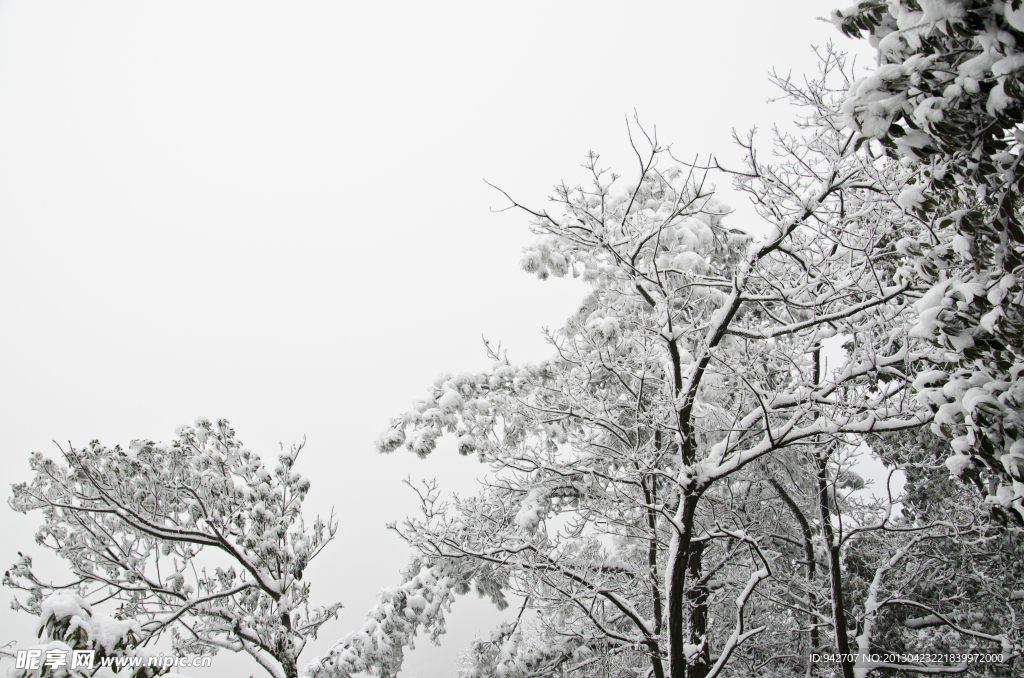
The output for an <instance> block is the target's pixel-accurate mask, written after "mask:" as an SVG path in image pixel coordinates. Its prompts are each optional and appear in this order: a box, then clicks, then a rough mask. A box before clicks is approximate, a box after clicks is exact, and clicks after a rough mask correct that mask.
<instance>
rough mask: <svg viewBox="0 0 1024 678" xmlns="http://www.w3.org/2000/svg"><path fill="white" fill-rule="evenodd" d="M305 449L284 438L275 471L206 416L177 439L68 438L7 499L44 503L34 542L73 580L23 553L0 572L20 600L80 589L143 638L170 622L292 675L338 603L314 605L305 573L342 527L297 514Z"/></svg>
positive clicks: (176, 635) (184, 634)
mask: <svg viewBox="0 0 1024 678" xmlns="http://www.w3.org/2000/svg"><path fill="white" fill-rule="evenodd" d="M301 449H302V445H299V446H293V447H292V448H291V449H290V450H288V451H284V450H283V449H282V452H281V454H280V456H279V457H278V464H277V466H276V468H275V469H274V471H273V472H270V471H268V470H267V469H266V468H265V467H264V466H263V463H262V462H261V461H260V458H259V457H258V456H257V455H255V454H253V453H252V452H250V451H249V450H247V449H245V448H243V447H242V443H241V442H240V441H238V440H237V439H236V438H235V432H234V430H233V429H232V428H231V427H230V426H229V424H228V422H227V421H225V420H219V421H218V422H217V423H216V424H214V423H212V422H210V421H209V420H207V419H199V420H197V421H196V424H195V426H194V427H189V426H183V427H181V428H180V429H179V430H178V437H177V438H176V439H175V440H174V441H173V442H171V443H170V444H164V443H155V442H153V441H150V440H138V441H135V442H133V443H132V444H131V445H130V446H129V447H128V449H121V448H120V447H112V448H110V447H105V446H103V445H101V444H100V443H99V442H98V441H93V442H92V443H90V444H89V445H88V446H87V447H84V448H81V449H75V448H72V447H69V448H68V449H66V450H62V454H63V463H62V462H61V461H53V460H51V459H47V458H45V457H43V455H42V454H40V453H34V454H33V455H32V456H31V458H30V463H31V466H32V470H33V472H34V473H35V476H34V478H33V479H32V481H31V482H29V483H19V484H17V485H14V486H13V497H12V498H11V499H10V505H11V507H12V508H13V509H15V510H16V511H20V512H22V513H27V512H29V511H36V510H39V511H41V512H42V515H43V524H42V526H41V527H40V528H39V531H38V533H37V534H36V542H37V543H38V544H39V545H41V546H43V547H45V548H48V549H50V550H52V551H53V552H54V553H56V554H57V555H58V556H60V557H61V558H62V559H63V560H64V561H66V562H67V563H68V565H69V566H70V568H71V573H72V575H73V578H72V580H71V581H69V582H67V583H63V584H48V583H45V582H43V581H42V580H40V579H39V578H38V577H36V575H35V574H33V572H32V562H31V559H29V558H27V557H26V558H23V559H22V560H21V561H20V562H19V563H17V564H16V565H15V566H14V567H13V568H11V570H9V571H8V572H7V573H6V574H5V576H4V584H5V585H7V586H11V587H14V588H17V589H21V590H23V591H26V592H28V596H27V597H25V598H23V599H20V600H19V599H15V603H14V606H15V608H16V609H23V610H25V611H27V612H30V613H32V614H40V612H41V610H42V607H43V605H44V601H45V600H47V599H48V598H49V596H50V595H51V594H52V593H54V592H61V591H65V592H72V593H74V594H76V595H78V596H80V597H81V598H82V599H83V600H84V601H91V603H92V605H93V606H96V605H100V604H107V605H113V604H117V608H116V610H115V612H114V615H113V616H114V618H116V619H119V620H124V621H125V622H129V621H131V622H133V623H134V624H135V625H134V626H133V627H132V628H133V633H134V634H135V636H136V637H137V640H138V641H139V642H140V643H141V644H143V645H145V644H148V643H151V642H153V641H155V640H156V639H158V638H160V637H161V636H162V635H163V634H165V633H168V632H169V633H170V634H171V635H172V637H173V641H174V649H175V651H176V652H178V653H182V654H184V653H189V654H202V653H215V652H216V651H217V650H220V649H227V650H231V651H234V652H245V653H247V654H249V655H251V656H252V657H253V658H254V659H255V660H256V661H257V662H259V663H260V665H261V666H263V667H264V668H265V669H266V670H267V672H268V673H270V674H271V675H272V676H279V677H281V678H294V677H295V676H297V675H298V664H297V662H298V658H299V655H300V653H301V652H302V650H303V648H304V647H305V645H306V642H307V641H308V640H309V639H310V638H315V637H316V633H317V630H318V629H319V628H320V627H321V625H323V624H324V622H326V621H327V620H328V619H331V618H332V617H334V616H335V615H336V613H337V610H338V608H339V607H340V604H337V603H335V604H333V605H329V606H327V607H321V608H310V607H309V594H310V584H309V582H308V581H304V580H303V572H304V570H305V569H306V566H307V565H308V564H309V562H310V561H311V560H312V559H313V558H315V557H316V556H317V555H319V554H320V553H321V551H323V549H324V547H325V546H326V545H327V544H328V543H329V542H330V541H331V539H332V538H333V537H334V534H335V530H336V527H337V526H336V523H335V522H334V521H333V519H332V520H329V521H328V522H326V523H325V522H323V521H321V520H320V519H319V518H317V519H316V520H315V521H314V523H313V525H312V527H311V528H307V526H306V524H305V522H304V520H303V518H302V512H301V511H302V502H303V500H304V499H305V496H306V493H307V492H308V490H309V485H310V483H309V479H308V478H306V477H304V476H302V475H301V474H299V473H297V472H296V471H295V470H294V465H295V460H296V458H297V457H298V455H299V452H300V451H301ZM84 604H86V605H87V604H88V603H84Z"/></svg>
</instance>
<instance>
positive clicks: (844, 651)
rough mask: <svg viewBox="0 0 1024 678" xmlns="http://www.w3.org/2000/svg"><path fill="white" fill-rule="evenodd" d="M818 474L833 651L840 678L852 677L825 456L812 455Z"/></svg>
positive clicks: (826, 456)
mask: <svg viewBox="0 0 1024 678" xmlns="http://www.w3.org/2000/svg"><path fill="white" fill-rule="evenodd" d="M814 460H815V463H816V464H817V471H818V507H819V508H820V510H821V531H822V534H823V535H824V537H825V544H826V546H827V547H828V571H829V577H830V579H831V584H832V587H831V589H832V625H833V627H834V628H835V632H836V650H837V651H838V652H839V653H840V654H841V655H843V657H842V659H843V662H842V667H843V678H854V676H853V662H852V661H850V639H849V636H848V635H847V630H846V605H845V603H844V602H843V574H842V571H841V570H840V569H839V566H840V563H839V544H838V543H836V539H835V532H834V531H833V530H832V509H831V507H830V506H829V499H828V453H827V452H817V451H816V452H815V453H814Z"/></svg>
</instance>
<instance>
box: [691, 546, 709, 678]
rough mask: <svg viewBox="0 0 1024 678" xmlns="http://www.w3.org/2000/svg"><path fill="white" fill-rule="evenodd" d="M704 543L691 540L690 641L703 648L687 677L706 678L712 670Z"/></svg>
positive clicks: (694, 658) (695, 658)
mask: <svg viewBox="0 0 1024 678" xmlns="http://www.w3.org/2000/svg"><path fill="white" fill-rule="evenodd" d="M704 544H705V542H702V541H690V555H689V567H688V570H689V572H688V573H687V574H688V575H689V577H690V580H691V581H692V582H693V584H692V585H691V587H690V590H689V591H687V592H686V600H687V602H688V603H689V605H690V643H691V644H693V645H700V646H701V649H700V651H699V652H697V654H696V655H695V656H694V657H693V660H692V662H691V663H690V666H689V670H688V671H687V674H686V675H687V678H704V677H705V676H707V675H708V672H709V671H710V670H711V648H710V647H709V644H708V643H707V642H706V641H707V639H706V636H707V633H708V593H709V592H708V587H707V585H706V584H704V583H702V582H701V572H702V569H703V564H704Z"/></svg>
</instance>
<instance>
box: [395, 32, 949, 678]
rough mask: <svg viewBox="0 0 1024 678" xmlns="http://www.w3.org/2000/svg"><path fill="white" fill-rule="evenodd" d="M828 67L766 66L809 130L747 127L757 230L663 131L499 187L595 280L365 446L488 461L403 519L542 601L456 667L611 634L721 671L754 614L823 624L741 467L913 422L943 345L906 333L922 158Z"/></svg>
mask: <svg viewBox="0 0 1024 678" xmlns="http://www.w3.org/2000/svg"><path fill="white" fill-rule="evenodd" d="M823 65H824V76H823V78H822V79H821V80H819V81H816V82H814V83H812V84H810V85H809V86H808V87H806V88H800V87H797V86H796V85H794V84H792V83H791V82H790V81H788V80H783V79H777V82H778V84H779V85H780V86H781V87H782V88H783V90H784V92H785V93H786V94H787V95H788V96H789V97H790V98H792V99H794V100H795V101H796V102H797V103H799V104H802V105H804V106H806V107H807V109H806V110H807V117H806V118H804V119H803V122H802V126H803V129H804V131H803V133H802V134H801V135H799V136H789V135H781V134H779V135H777V138H776V152H777V153H778V155H779V156H780V159H779V161H778V162H777V163H775V164H773V165H769V164H765V163H763V162H762V161H761V160H760V159H759V158H758V157H757V154H756V152H755V150H754V146H753V144H752V143H751V142H749V141H747V142H744V146H745V147H746V149H747V151H748V165H747V167H746V169H745V170H743V171H741V172H733V173H732V175H733V176H734V177H735V179H736V183H737V186H738V187H739V188H740V189H741V190H744V191H746V192H747V193H748V194H749V195H750V196H751V197H752V199H753V202H754V204H755V206H756V208H757V211H758V213H759V215H760V217H761V218H762V219H763V220H764V221H765V222H766V224H765V226H766V230H767V232H768V233H767V235H766V236H765V237H763V238H761V239H760V241H759V242H757V243H756V244H752V242H751V237H750V236H749V235H748V233H749V232H753V231H755V230H756V229H755V228H753V227H748V228H742V229H739V228H736V227H734V226H732V225H731V223H730V222H731V219H734V217H730V216H729V215H730V213H731V209H730V208H729V207H728V206H727V205H724V204H723V203H722V202H721V201H719V200H718V199H716V198H715V196H714V192H713V189H712V187H711V186H710V185H709V183H708V182H707V178H708V175H707V174H706V173H705V172H703V171H701V170H700V169H698V168H695V167H693V166H686V165H683V164H681V163H678V162H676V161H674V160H673V159H672V158H671V154H670V152H669V151H668V149H666V148H663V147H661V146H660V145H659V144H658V142H657V139H656V138H648V139H647V140H648V142H649V152H645V153H641V152H639V151H638V152H637V157H638V160H639V169H638V171H637V173H636V174H635V175H634V176H633V177H632V178H630V179H625V178H623V177H620V176H618V175H616V174H610V173H608V172H606V171H604V170H603V169H601V167H600V165H599V159H598V157H597V156H596V155H595V154H591V155H590V156H589V158H588V161H587V163H586V169H587V170H588V172H589V174H590V183H589V185H588V186H585V187H584V186H578V187H571V186H569V185H565V184H562V185H560V186H558V187H556V189H555V196H554V203H555V208H554V209H550V210H532V209H528V208H526V207H522V206H521V205H520V204H519V203H517V202H515V201H514V200H513V201H512V204H513V205H514V206H515V207H519V208H521V209H524V210H525V211H527V212H528V213H529V214H530V215H531V216H532V218H533V226H534V230H535V232H536V233H537V235H538V239H537V241H536V243H535V244H534V245H532V246H530V247H528V248H527V250H526V251H525V253H524V256H523V261H522V265H523V268H524V269H525V270H526V271H527V272H530V273H534V274H536V275H537V276H538V277H540V278H541V279H544V278H548V277H550V276H555V277H560V276H564V275H570V274H571V275H575V276H581V277H582V279H583V280H584V281H585V282H586V283H587V284H588V285H590V287H591V293H590V294H589V295H588V296H587V297H586V298H585V299H584V301H583V304H582V305H581V307H580V309H579V310H578V311H577V313H576V314H575V315H573V316H572V317H571V318H570V319H569V321H568V323H567V324H566V325H565V327H564V328H562V329H561V330H559V331H557V332H552V333H549V335H548V339H549V341H550V343H551V345H552V347H553V348H554V350H555V354H554V356H553V357H552V358H551V359H549V360H546V361H544V362H541V363H539V364H536V365H519V364H515V363H514V362H513V361H512V360H510V359H509V357H508V355H507V354H506V353H504V352H500V351H497V350H495V351H492V357H493V358H494V359H495V364H494V367H493V368H492V369H491V370H489V371H487V372H484V373H479V374H467V373H464V374H457V375H452V374H446V375H442V376H441V377H439V378H438V379H437V380H436V381H435V382H434V384H433V386H432V387H431V388H430V389H429V395H428V396H427V397H426V398H425V399H423V400H421V401H419V402H417V404H416V407H415V408H414V409H413V410H410V411H409V412H407V413H405V414H404V415H402V416H400V417H398V418H397V419H395V420H393V422H392V424H391V426H390V428H389V429H388V431H386V432H385V433H384V434H383V435H382V437H381V438H380V440H379V443H378V447H379V449H380V450H381V451H383V452H390V451H393V450H395V449H398V448H399V447H402V446H403V445H404V446H405V447H407V448H408V449H409V450H411V451H412V452H415V453H416V454H419V455H421V456H422V455H427V454H430V453H431V452H432V451H433V450H434V448H435V444H436V441H437V439H438V438H439V437H440V436H442V435H446V434H447V435H451V436H453V437H455V439H456V443H457V446H458V449H459V451H460V452H461V453H462V454H466V455H469V454H475V455H477V456H478V457H479V458H480V459H481V460H482V461H484V462H486V463H488V464H490V465H491V468H492V469H493V472H494V475H493V478H492V480H491V481H490V483H489V485H488V486H487V487H485V488H484V489H483V490H482V491H481V493H480V494H479V495H478V496H476V497H472V498H467V499H462V500H458V501H454V502H452V503H451V504H450V505H449V506H447V507H445V508H444V509H440V508H438V503H437V502H438V499H437V497H435V496H433V495H431V494H430V493H429V492H427V493H426V496H425V497H424V512H423V516H422V517H421V518H419V519H410V520H409V521H408V522H407V523H406V524H405V525H404V526H403V527H402V528H399V529H400V531H401V533H402V534H403V536H405V538H406V539H408V540H409V542H410V543H411V544H413V545H414V546H415V547H416V549H417V550H418V552H419V553H420V554H421V557H422V558H426V559H429V560H432V561H435V562H439V563H441V562H450V561H453V560H455V561H468V562H476V563H487V564H490V565H492V566H494V567H498V568H501V569H503V570H504V571H505V572H506V573H507V576H506V578H505V579H506V581H507V582H508V583H507V585H506V586H507V590H509V591H510V592H514V593H517V594H518V595H520V596H522V597H523V598H524V599H525V600H526V604H527V606H529V607H531V608H534V609H536V610H537V613H538V614H537V617H536V619H537V621H536V622H535V623H533V624H525V622H524V624H519V625H517V627H516V628H515V629H511V628H508V629H503V630H499V632H498V633H497V634H496V636H495V638H494V639H492V641H489V642H490V645H488V644H487V643H484V642H483V641H481V644H478V645H477V646H475V648H474V651H473V657H475V659H472V658H471V665H470V666H469V667H468V668H467V671H466V675H470V676H475V675H491V674H493V675H502V676H527V675H548V674H550V673H552V672H555V671H570V672H572V671H573V670H576V671H577V673H578V674H580V675H587V672H588V670H589V669H587V668H586V667H587V666H589V664H588V658H589V657H591V656H593V655H595V654H596V653H604V655H605V657H608V656H610V655H614V656H615V659H614V661H615V662H616V663H617V666H618V667H619V668H621V669H630V670H633V671H643V670H646V671H648V672H650V674H652V675H654V676H657V677H658V678H661V677H662V676H672V677H673V678H681V677H682V676H701V677H705V676H717V675H720V674H722V672H723V671H725V670H726V669H727V667H728V666H729V665H730V662H741V665H746V666H748V667H751V666H753V667H758V666H761V665H760V664H759V663H758V662H759V660H758V658H757V655H758V653H760V652H761V651H762V650H763V649H764V647H765V646H763V645H760V644H759V643H758V642H757V637H758V636H759V635H760V634H766V633H769V632H771V633H774V632H775V631H776V630H777V629H780V628H782V627H784V626H787V625H788V628H789V629H790V630H791V634H796V635H797V636H799V635H800V634H804V637H811V636H812V635H813V634H815V632H816V630H818V626H817V625H815V624H808V622H807V618H806V616H803V615H794V614H792V605H791V604H789V602H791V601H789V602H786V601H783V602H780V599H779V596H778V594H779V592H778V590H777V588H778V587H777V582H776V581H775V578H776V576H777V572H778V571H779V568H780V566H781V565H780V563H781V561H780V550H779V548H778V547H777V546H776V545H775V544H774V542H773V539H774V537H773V536H772V534H771V533H769V532H768V531H767V530H766V529H765V528H766V526H767V525H768V524H770V521H767V520H765V519H764V516H763V514H762V512H761V511H760V510H754V509H756V508H757V507H759V506H762V505H763V504H764V502H765V501H767V499H766V498H767V497H769V496H770V497H772V499H771V501H772V502H774V505H775V506H776V507H777V508H778V511H777V512H780V511H781V512H786V515H791V514H793V511H792V510H791V509H790V508H787V506H786V503H785V501H784V500H782V499H780V498H779V495H780V493H779V490H778V489H777V488H775V489H774V491H770V490H771V489H772V488H769V487H768V485H766V484H765V483H763V482H761V483H759V484H758V485H757V487H755V488H753V489H751V487H750V485H744V482H746V483H749V484H753V482H754V481H756V480H757V478H756V477H750V474H751V473H752V471H753V470H754V469H756V468H759V467H760V468H762V469H765V468H768V466H767V465H769V464H771V463H773V460H776V459H781V458H782V457H783V456H784V455H786V454H791V455H792V454H798V453H799V454H803V455H806V456H807V458H809V459H817V462H816V463H817V464H822V465H824V467H825V469H826V472H827V470H828V465H829V463H831V462H830V459H831V455H832V453H833V451H834V450H835V449H837V448H838V447H839V446H849V445H853V446H854V447H855V446H856V445H857V444H859V441H860V439H861V437H862V436H863V435H865V434H868V433H871V432H882V431H897V430H901V429H907V428H915V427H919V426H922V425H924V424H927V423H929V422H930V421H931V420H932V419H933V416H934V411H935V408H932V407H930V406H929V403H928V402H927V401H919V400H916V399H915V398H914V397H912V396H913V394H912V386H913V383H914V380H915V377H916V376H917V375H918V374H919V373H920V372H922V370H926V369H928V368H929V367H931V366H933V365H936V364H942V365H945V364H946V362H947V360H948V358H947V356H946V352H945V351H944V350H943V349H941V348H939V347H936V346H935V345H933V344H932V343H930V342H928V341H927V340H926V339H925V338H922V337H918V336H914V335H913V334H911V333H910V332H909V330H910V328H911V327H913V326H914V325H915V323H916V322H917V321H918V317H917V314H916V313H915V310H914V307H913V302H914V301H915V300H919V299H920V298H921V297H922V296H923V295H924V293H925V292H926V291H927V290H928V286H925V285H923V284H922V283H921V279H920V277H919V276H918V275H915V274H914V270H913V266H914V265H915V260H914V258H913V255H912V254H908V252H907V251H906V250H905V248H903V247H902V246H900V245H899V243H900V242H901V241H902V240H904V239H906V238H912V239H923V238H924V237H925V235H926V234H927V233H928V228H929V224H927V223H924V222H922V221H921V220H920V219H918V218H917V216H916V215H914V214H907V212H906V211H905V210H903V209H901V207H900V205H899V201H900V200H901V199H902V198H901V196H902V195H904V194H905V191H906V189H907V188H908V186H912V185H913V182H914V181H917V180H918V178H917V177H918V174H919V173H918V172H917V170H914V169H907V168H904V167H902V166H901V165H899V164H896V163H893V162H887V161H885V160H879V159H877V158H876V157H874V156H872V155H870V154H869V152H868V151H869V150H870V149H868V148H865V147H858V146H857V145H856V140H857V138H858V136H859V133H857V132H853V131H849V130H846V129H844V126H845V120H844V118H843V110H841V105H842V95H845V93H846V91H847V89H848V88H849V86H850V80H849V78H847V76H846V74H845V72H844V70H843V68H842V65H843V64H842V59H841V57H838V56H837V55H836V54H834V53H832V52H828V53H826V54H823ZM715 168H717V163H715V164H714V165H713V166H712V168H709V169H715ZM919 306H920V305H919ZM832 337H839V338H840V339H842V340H845V342H846V343H845V347H846V352H847V356H846V359H845V361H843V362H842V363H841V364H839V365H834V364H833V365H830V364H828V361H827V357H826V356H827V353H823V350H822V347H823V344H824V343H827V342H828V340H829V339H831V338H832ZM737 483H738V485H737ZM779 487H782V486H781V484H780V485H779ZM794 505H795V502H794ZM737 507H740V508H737ZM740 509H742V510H740ZM787 520H788V518H787ZM811 520H817V523H818V527H817V528H816V530H819V531H820V530H822V529H825V528H824V527H823V526H822V523H821V519H819V518H817V517H815V518H812V519H811ZM804 522H808V519H807V517H806V516H804ZM829 522H830V521H828V520H825V524H829ZM802 532H803V531H802ZM805 534H806V533H805V532H804V533H803V534H801V536H800V537H798V538H796V539H793V540H792V541H795V542H796V545H797V546H799V548H800V549H801V550H802V549H804V547H805V545H806V544H805V542H806V541H807V540H806V539H805ZM815 536H817V538H819V539H820V538H821V536H820V535H812V537H815ZM809 546H810V548H811V550H812V551H813V550H814V548H815V545H814V544H810V545H809ZM819 548H820V547H819ZM812 555H813V554H812ZM807 560H809V561H810V562H813V561H814V558H809V559H807ZM808 564H809V563H808ZM831 566H834V567H841V563H833V564H832V565H831ZM825 567H826V569H827V568H829V567H830V565H828V564H826V565H825ZM719 573H728V576H727V577H723V578H720V577H718V576H717V575H718V574H719ZM787 576H788V577H789V578H790V579H791V580H792V579H793V576H794V575H793V573H792V572H791V573H790V574H788V575H787ZM494 580H495V581H499V582H500V581H501V578H500V577H496V578H494ZM823 580H824V578H823ZM828 599H829V598H828V597H827V596H826V597H824V598H823V600H828ZM841 600H842V597H841V596H840V597H839V598H838V601H840V606H841ZM833 602H836V599H835V598H833ZM784 603H785V604H784ZM725 609H729V610H731V612H730V613H729V614H728V616H727V617H723V615H722V614H720V613H716V612H715V611H716V610H725ZM811 612H813V611H811ZM835 612H837V611H835V610H833V615H832V616H835V617H837V618H839V619H844V618H845V617H844V615H843V613H842V609H841V607H840V609H839V610H838V612H839V613H840V614H838V615H836V614H835ZM524 625H526V626H528V628H523V626H524ZM835 641H836V642H837V646H836V647H835V649H836V650H838V651H841V652H849V651H850V649H851V648H850V647H849V643H848V642H844V641H847V638H846V635H845V634H835ZM821 642H824V641H823V640H822V641H821ZM499 645H500V647H499ZM804 647H805V648H806V647H807V646H806V644H805V645H804ZM488 648H490V649H488ZM738 666H739V665H738ZM737 670H742V669H737Z"/></svg>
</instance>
